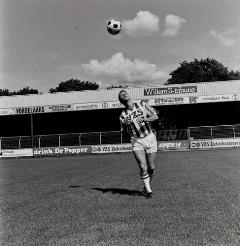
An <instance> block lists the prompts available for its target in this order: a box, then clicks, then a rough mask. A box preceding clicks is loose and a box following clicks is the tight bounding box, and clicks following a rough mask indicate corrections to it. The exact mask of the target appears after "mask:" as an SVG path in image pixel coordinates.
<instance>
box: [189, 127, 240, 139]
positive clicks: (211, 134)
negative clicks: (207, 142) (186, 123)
mask: <svg viewBox="0 0 240 246" xmlns="http://www.w3.org/2000/svg"><path fill="white" fill-rule="evenodd" d="M188 129H189V137H190V138H191V139H192V140H198V139H216V138H237V137H240V124H238V125H220V126H200V127H189V128H188Z"/></svg>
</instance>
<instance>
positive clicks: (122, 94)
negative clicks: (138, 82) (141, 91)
mask: <svg viewBox="0 0 240 246" xmlns="http://www.w3.org/2000/svg"><path fill="white" fill-rule="evenodd" d="M118 100H119V101H120V103H122V104H126V102H127V101H129V100H130V96H129V94H128V92H127V91H125V90H121V91H120V92H119V93H118Z"/></svg>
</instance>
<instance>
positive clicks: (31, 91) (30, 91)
mask: <svg viewBox="0 0 240 246" xmlns="http://www.w3.org/2000/svg"><path fill="white" fill-rule="evenodd" d="M28 94H38V90H35V89H30V88H29V87H28V86H26V87H24V88H23V89H21V90H19V91H13V92H11V91H9V90H8V89H0V96H13V95H28Z"/></svg>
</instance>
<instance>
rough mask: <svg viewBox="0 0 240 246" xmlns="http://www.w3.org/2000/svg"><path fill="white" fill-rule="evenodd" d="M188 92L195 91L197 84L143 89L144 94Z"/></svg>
mask: <svg viewBox="0 0 240 246" xmlns="http://www.w3.org/2000/svg"><path fill="white" fill-rule="evenodd" d="M188 93H197V86H178V87H165V88H164V87H162V88H146V89H144V96H160V95H177V94H188Z"/></svg>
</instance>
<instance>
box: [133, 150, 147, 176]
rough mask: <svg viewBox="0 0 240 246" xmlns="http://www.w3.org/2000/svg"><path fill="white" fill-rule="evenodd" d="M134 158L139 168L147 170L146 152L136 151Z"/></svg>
mask: <svg viewBox="0 0 240 246" xmlns="http://www.w3.org/2000/svg"><path fill="white" fill-rule="evenodd" d="M133 154H134V157H135V159H136V161H137V163H138V166H139V168H140V169H141V170H143V171H146V170H147V159H146V152H145V151H144V150H136V151H133Z"/></svg>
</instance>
